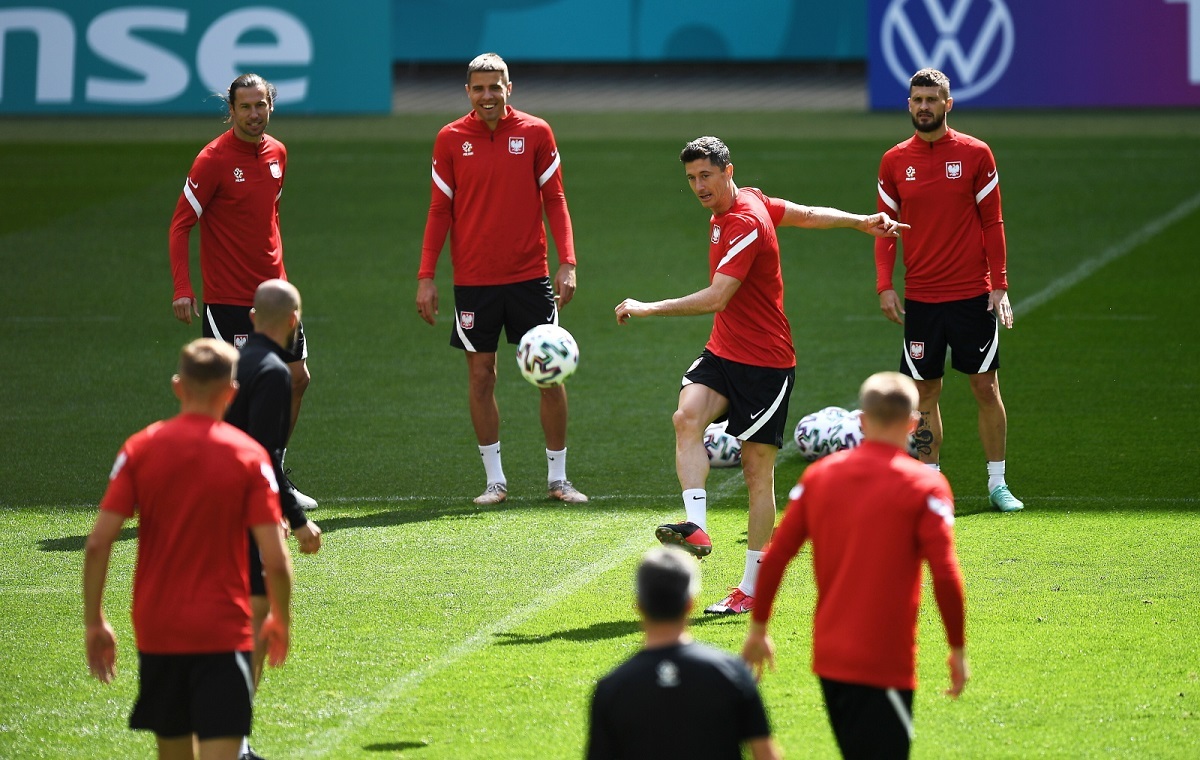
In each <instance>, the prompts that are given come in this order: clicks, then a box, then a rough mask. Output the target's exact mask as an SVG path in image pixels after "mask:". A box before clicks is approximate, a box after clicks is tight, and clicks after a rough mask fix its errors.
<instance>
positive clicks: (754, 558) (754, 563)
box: [738, 549, 766, 596]
mask: <svg viewBox="0 0 1200 760" xmlns="http://www.w3.org/2000/svg"><path fill="white" fill-rule="evenodd" d="M764 554H766V552H765V551H759V552H755V551H750V550H749V549H747V550H746V572H745V573H743V574H742V582H741V583H739V584H738V588H740V589H741V590H742V593H743V594H746V595H747V596H754V590H755V589H756V588H757V587H758V568H759V567H760V566H761V565H762V558H763V555H764Z"/></svg>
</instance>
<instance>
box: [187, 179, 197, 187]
mask: <svg viewBox="0 0 1200 760" xmlns="http://www.w3.org/2000/svg"><path fill="white" fill-rule="evenodd" d="M188 184H189V185H191V186H192V187H194V188H198V187H200V185H198V184H196V183H195V182H193V181H192V178H191V177H188Z"/></svg>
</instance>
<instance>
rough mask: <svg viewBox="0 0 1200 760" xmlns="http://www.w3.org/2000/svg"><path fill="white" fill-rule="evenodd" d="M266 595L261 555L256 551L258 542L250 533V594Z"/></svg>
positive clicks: (265, 581) (265, 580) (265, 579)
mask: <svg viewBox="0 0 1200 760" xmlns="http://www.w3.org/2000/svg"><path fill="white" fill-rule="evenodd" d="M266 595H267V578H266V576H265V575H263V564H262V555H261V554H259V553H258V542H257V541H255V540H254V534H253V533H252V534H250V596H266Z"/></svg>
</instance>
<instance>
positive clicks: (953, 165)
mask: <svg viewBox="0 0 1200 760" xmlns="http://www.w3.org/2000/svg"><path fill="white" fill-rule="evenodd" d="M961 176H962V161H947V162H946V179H958V178H959V177H961Z"/></svg>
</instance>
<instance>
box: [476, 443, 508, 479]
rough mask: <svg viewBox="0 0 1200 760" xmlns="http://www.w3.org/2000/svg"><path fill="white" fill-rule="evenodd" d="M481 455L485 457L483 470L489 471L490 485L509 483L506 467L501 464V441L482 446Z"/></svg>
mask: <svg viewBox="0 0 1200 760" xmlns="http://www.w3.org/2000/svg"><path fill="white" fill-rule="evenodd" d="M479 456H481V457H483V471H484V472H485V473H487V482H488V485H489V486H490V485H491V484H492V483H503V484H505V485H508V481H507V480H505V479H504V468H503V467H501V466H500V442H499V441H496V442H495V443H493V444H492V445H491V446H480V447H479Z"/></svg>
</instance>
